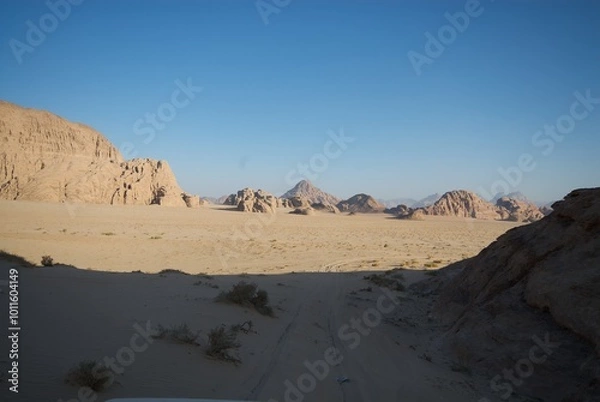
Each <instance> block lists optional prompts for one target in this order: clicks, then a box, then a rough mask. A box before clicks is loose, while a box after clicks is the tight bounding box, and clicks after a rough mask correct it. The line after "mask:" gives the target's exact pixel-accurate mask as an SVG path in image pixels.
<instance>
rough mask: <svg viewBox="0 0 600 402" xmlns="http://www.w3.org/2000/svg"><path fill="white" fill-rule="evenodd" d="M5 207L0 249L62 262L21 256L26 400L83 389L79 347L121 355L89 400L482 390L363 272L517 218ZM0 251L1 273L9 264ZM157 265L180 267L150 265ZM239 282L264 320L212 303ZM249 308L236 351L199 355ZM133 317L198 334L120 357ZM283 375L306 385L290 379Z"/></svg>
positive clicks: (412, 263) (352, 396)
mask: <svg viewBox="0 0 600 402" xmlns="http://www.w3.org/2000/svg"><path fill="white" fill-rule="evenodd" d="M0 219H2V222H3V226H2V230H1V233H0V248H1V249H3V250H4V251H6V252H9V253H12V254H16V255H20V256H23V257H25V258H26V259H27V260H29V261H31V262H34V263H36V264H39V261H40V259H41V256H43V255H50V256H52V258H53V259H54V261H55V263H58V264H68V265H54V266H52V267H29V268H27V267H20V268H19V275H20V279H19V281H20V292H21V294H20V303H21V312H20V314H21V316H22V327H23V329H22V332H21V348H22V354H21V356H20V364H21V366H22V371H21V377H20V378H21V384H20V387H21V391H20V392H21V393H20V397H25V398H26V400H31V401H38V400H40V401H41V400H46V401H50V400H52V401H54V400H59V399H61V398H62V400H64V401H71V400H83V399H81V398H80V397H78V389H77V388H76V387H73V386H70V385H67V384H65V383H64V377H65V373H66V372H67V371H68V370H69V369H70V368H71V367H73V366H74V365H76V364H77V363H78V362H80V361H82V360H85V359H101V360H102V359H104V358H105V357H108V358H115V359H117V362H118V361H119V360H118V359H121V361H123V362H124V363H125V364H124V365H123V366H122V367H121V366H120V368H122V371H123V372H122V373H120V374H119V375H117V376H116V383H115V384H113V385H112V386H111V387H110V388H108V389H107V390H106V391H104V392H102V393H100V394H98V395H97V399H96V400H98V401H104V400H107V399H110V398H115V397H150V396H153V397H195V398H230V399H242V400H260V401H269V400H275V401H284V400H293V401H299V400H307V401H309V400H315V401H317V400H318V401H324V400H327V401H333V400H340V401H342V400H343V401H367V400H371V401H391V400H410V401H457V402H458V401H461V402H462V401H471V400H472V401H478V400H479V399H480V398H481V396H482V394H481V393H480V392H479V391H478V389H485V387H486V383H485V382H486V379H485V378H478V377H477V376H476V375H472V374H466V373H462V372H459V371H457V370H455V368H454V369H453V367H452V366H451V364H450V363H449V361H448V359H446V358H445V357H444V356H443V354H441V353H440V352H439V351H437V350H436V349H435V348H432V347H431V346H430V343H429V341H430V340H431V338H432V336H433V335H434V334H433V332H431V331H432V330H431V328H429V327H427V328H428V329H427V330H425V329H424V328H425V327H426V326H424V327H423V328H421V327H420V326H419V325H418V322H414V323H412V324H411V325H410V326H408V327H405V328H403V329H402V330H400V329H399V327H398V323H399V322H401V321H402V316H403V315H406V314H410V315H412V316H418V317H420V318H419V319H420V320H422V321H423V322H427V320H428V319H427V317H426V316H424V315H421V316H419V314H418V313H419V311H420V310H421V309H424V307H425V305H424V304H423V302H422V301H419V300H415V299H411V297H410V296H409V295H408V294H407V293H405V292H402V291H385V290H383V289H381V288H379V287H377V286H374V285H373V284H372V283H370V282H368V281H366V280H365V279H364V278H363V277H364V276H365V275H367V274H371V273H374V272H376V273H381V271H386V270H389V269H392V268H397V267H400V266H404V267H405V268H407V270H405V271H403V272H404V274H403V275H404V278H405V280H404V284H405V285H409V284H410V283H412V282H414V281H417V280H419V279H421V278H424V277H425V276H424V275H425V274H424V273H425V272H426V271H424V270H427V269H431V270H433V269H437V268H438V267H442V266H444V265H447V264H448V263H450V262H454V261H457V260H461V259H463V258H465V257H468V256H472V255H475V254H477V253H478V252H479V251H480V250H481V249H482V248H483V247H484V246H486V245H488V244H489V243H490V242H492V241H493V240H495V239H496V238H497V237H498V236H499V235H501V234H502V233H504V232H506V231H507V230H508V229H511V228H513V227H515V226H518V224H515V223H508V222H496V221H478V220H464V219H452V218H443V219H442V218H435V217H428V218H427V220H425V221H403V220H398V219H393V218H390V217H389V216H386V215H382V214H364V215H361V214H358V215H354V216H348V215H346V214H337V215H336V214H329V213H317V214H316V215H312V216H297V215H292V214H288V213H287V211H285V210H284V211H279V212H278V213H277V214H275V215H272V216H271V215H269V216H267V215H261V214H244V213H240V212H236V211H232V210H230V207H224V206H214V205H212V206H208V207H202V208H200V209H188V208H165V207H157V206H116V205H114V206H108V205H83V204H48V203H37V202H24V201H20V202H14V201H2V202H1V203H0ZM246 229H247V231H246ZM240 233H246V234H249V236H248V237H247V238H245V239H244V238H241V237H240V236H241V235H240ZM236 236H237V237H236ZM0 263H1V264H2V265H3V271H4V270H5V269H6V268H8V267H10V266H15V265H18V264H15V263H14V262H10V261H2V262H0ZM164 269H175V270H181V271H182V272H183V273H186V274H188V275H186V274H179V273H169V274H164V273H163V274H157V273H158V272H160V271H162V270H164ZM134 271H141V272H142V273H139V272H134ZM205 275H209V276H208V277H207V276H205ZM241 280H245V281H248V282H254V283H256V284H257V285H258V286H259V288H260V289H265V290H266V291H267V292H268V294H269V296H270V302H271V305H272V306H273V308H274V311H275V317H266V316H262V315H260V314H258V313H257V312H256V311H254V310H252V309H248V308H243V307H240V306H236V305H230V304H222V303H215V302H214V297H215V296H216V295H217V294H218V293H219V292H220V291H222V290H227V289H229V288H230V287H231V286H232V285H233V284H235V283H237V282H239V281H241ZM369 288H370V289H369ZM369 290H370V291H369ZM4 293H6V289H4ZM3 296H5V294H3ZM392 299H393V300H392ZM379 305H381V306H385V309H386V310H385V311H386V313H385V314H381V316H380V317H379V318H380V319H379V320H376V318H377V316H372V315H371V316H368V317H367V319H369V320H371V321H369V322H370V323H371V324H373V323H375V324H376V325H374V326H373V328H370V327H368V326H367V327H365V324H363V326H362V327H356V329H354V328H353V327H352V325H351V323H352V321H351V320H352V319H353V318H354V319H360V318H361V317H363V318H364V314H365V312H366V311H370V312H371V313H373V309H377V308H378V306H379ZM382 311H383V310H382ZM248 320H251V321H252V322H253V325H254V326H253V328H254V330H255V331H256V333H249V334H239V335H238V341H239V342H240V343H241V347H240V349H239V352H238V353H239V355H238V356H239V358H240V359H241V361H242V363H241V364H239V365H234V364H232V363H230V362H222V361H216V360H212V359H209V358H207V356H205V354H204V352H203V345H205V344H206V336H207V333H208V332H209V330H210V329H212V328H214V327H216V326H219V325H221V324H225V325H233V324H240V323H243V322H245V321H248ZM373 320H375V321H374V322H373ZM136 323H137V324H138V325H140V326H141V327H142V328H146V327H148V328H156V326H157V325H159V324H160V325H164V326H167V327H168V326H172V325H178V324H182V323H187V324H188V325H189V327H190V328H191V329H192V330H193V331H197V332H198V333H199V337H198V344H199V345H183V344H177V343H173V342H169V341H165V340H158V339H152V338H148V339H149V340H148V341H147V345H146V348H145V349H144V350H143V351H140V352H137V353H134V354H133V355H132V356H130V355H127V354H126V353H125V352H124V351H123V348H124V347H130V342H131V339H132V337H133V336H134V335H135V334H136V333H139V328H140V327H134V325H135V324H136ZM136 328H138V329H136ZM359 328H360V330H359ZM407 328H408V329H407ZM362 331H364V332H362ZM361 332H362V333H361ZM142 339H145V338H143V337H140V336H138V337H137V341H138V342H139V343H144V342H143V341H142ZM332 347H334V348H336V350H337V352H338V355H337V359H333V357H332V356H331V355H329V358H331V359H333V360H332V361H335V363H336V364H335V365H327V370H326V374H327V375H325V374H323V375H322V377H323V379H322V380H315V384H314V386H313V385H312V384H311V382H310V379H309V378H308V377H307V376H306V375H305V376H304V377H302V375H303V374H305V373H309V370H308V368H307V366H306V365H305V363H306V362H309V363H313V362H315V361H317V360H323V361H326V360H324V359H325V356H327V353H328V350H330V348H332ZM140 348H141V347H140ZM330 352H331V351H330ZM340 356H342V359H343V360H342V361H341V362H340V361H339V360H340ZM334 357H335V356H334ZM127 359H131V360H132V361H131V363H130V362H129V360H127ZM321 373H324V371H321ZM344 377H347V378H348V381H347V382H343V383H342V384H340V383H339V382H338V381H337V379H341V378H344ZM299 379H300V380H302V379H304V380H305V381H306V382H305V383H304V385H298V381H299ZM286 381H289V382H286ZM290 383H292V384H294V387H299V386H300V387H302V386H304V387H305V389H311V391H310V392H303V391H301V389H302V388H299V391H290V389H291V387H290V386H289V384H290ZM311 387H312V388H311ZM4 391H5V389H3V392H4ZM286 392H287V394H286ZM298 392H299V393H298ZM21 400H24V399H21Z"/></svg>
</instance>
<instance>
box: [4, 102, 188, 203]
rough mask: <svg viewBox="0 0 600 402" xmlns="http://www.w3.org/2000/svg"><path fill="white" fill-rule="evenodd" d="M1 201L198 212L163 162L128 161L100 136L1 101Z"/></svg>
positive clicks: (48, 115) (63, 120)
mask: <svg viewBox="0 0 600 402" xmlns="http://www.w3.org/2000/svg"><path fill="white" fill-rule="evenodd" d="M0 142H1V143H2V150H1V151H0V198H2V199H9V200H32V201H47V202H83V203H95V204H146V205H147V204H159V205H171V206H186V205H189V206H197V205H199V204H200V202H199V200H197V199H196V198H194V196H190V195H188V194H185V193H184V192H183V190H182V189H181V188H180V187H179V185H178V184H177V181H176V179H175V176H174V175H173V172H172V171H171V169H170V167H169V165H168V164H167V163H166V162H164V161H155V160H151V159H134V160H131V161H124V160H123V157H122V156H121V154H120V153H119V151H118V150H117V149H116V148H115V147H114V146H113V145H112V144H111V143H110V142H109V141H108V140H107V139H106V138H105V137H104V136H103V135H102V134H100V133H99V132H97V131H95V130H94V129H92V128H90V127H87V126H84V125H82V124H78V123H71V122H69V121H67V120H65V119H63V118H61V117H59V116H56V115H54V114H51V113H48V112H45V111H40V110H34V109H25V108H22V107H19V106H17V105H13V104H11V103H8V102H2V101H0Z"/></svg>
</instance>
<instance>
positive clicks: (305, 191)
mask: <svg viewBox="0 0 600 402" xmlns="http://www.w3.org/2000/svg"><path fill="white" fill-rule="evenodd" d="M295 197H302V198H304V199H306V200H307V201H308V203H309V205H310V204H317V203H322V204H330V205H336V204H337V203H338V202H340V199H339V198H337V197H335V196H333V195H331V194H328V193H326V192H324V191H323V190H321V189H319V188H317V187H315V186H314V185H313V184H312V183H311V182H310V181H308V180H301V181H299V182H298V184H296V185H295V186H294V188H292V189H291V190H289V191H287V192H286V193H285V194H283V195H282V196H281V198H295Z"/></svg>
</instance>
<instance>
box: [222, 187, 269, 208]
mask: <svg viewBox="0 0 600 402" xmlns="http://www.w3.org/2000/svg"><path fill="white" fill-rule="evenodd" d="M226 202H227V203H226V204H225V205H236V206H237V210H238V211H243V212H259V213H274V212H275V211H276V210H277V207H278V206H280V200H279V199H278V198H277V197H275V196H274V195H273V194H271V193H268V192H266V191H263V190H257V191H254V190H252V189H251V188H245V189H243V190H240V191H238V192H237V194H232V195H231V196H229V197H228V198H227V200H226Z"/></svg>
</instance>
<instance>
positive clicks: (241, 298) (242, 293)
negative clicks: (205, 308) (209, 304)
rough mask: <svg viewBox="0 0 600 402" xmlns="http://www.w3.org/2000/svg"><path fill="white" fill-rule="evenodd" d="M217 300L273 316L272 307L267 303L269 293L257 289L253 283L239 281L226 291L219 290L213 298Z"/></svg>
mask: <svg viewBox="0 0 600 402" xmlns="http://www.w3.org/2000/svg"><path fill="white" fill-rule="evenodd" d="M215 300H216V301H218V302H229V303H233V304H238V305H240V306H244V307H253V308H254V309H255V310H256V311H258V312H259V313H260V314H262V315H268V316H271V317H272V316H273V315H274V314H273V308H272V307H271V306H270V305H269V294H268V293H267V292H266V291H264V290H258V287H257V286H256V284H255V283H248V282H245V281H241V282H239V283H237V284H236V285H233V288H231V290H230V291H228V292H221V293H220V294H219V295H218V296H217V298H216V299H215Z"/></svg>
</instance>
